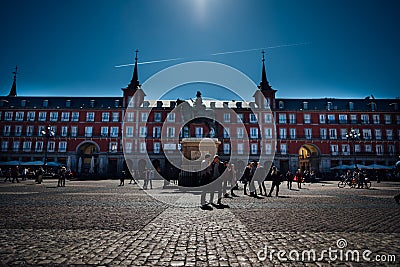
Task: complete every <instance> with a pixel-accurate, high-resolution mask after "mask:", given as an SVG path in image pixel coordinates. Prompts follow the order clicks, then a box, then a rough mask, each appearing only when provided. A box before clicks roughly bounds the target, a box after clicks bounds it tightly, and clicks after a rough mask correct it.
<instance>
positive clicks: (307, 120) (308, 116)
mask: <svg viewBox="0 0 400 267" xmlns="http://www.w3.org/2000/svg"><path fill="white" fill-rule="evenodd" d="M289 115H290V114H289ZM310 123H311V114H304V124H310Z"/></svg>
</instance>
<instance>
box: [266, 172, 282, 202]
mask: <svg viewBox="0 0 400 267" xmlns="http://www.w3.org/2000/svg"><path fill="white" fill-rule="evenodd" d="M271 178H272V186H271V190H270V191H269V194H268V196H269V197H270V196H271V194H272V192H273V191H274V188H276V191H275V192H276V193H275V195H276V196H278V194H279V185H280V184H281V173H280V171H279V170H278V169H277V168H276V167H275V166H273V167H272V172H271Z"/></svg>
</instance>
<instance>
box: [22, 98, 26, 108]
mask: <svg viewBox="0 0 400 267" xmlns="http://www.w3.org/2000/svg"><path fill="white" fill-rule="evenodd" d="M25 106H26V100H25V99H23V100H21V107H25Z"/></svg>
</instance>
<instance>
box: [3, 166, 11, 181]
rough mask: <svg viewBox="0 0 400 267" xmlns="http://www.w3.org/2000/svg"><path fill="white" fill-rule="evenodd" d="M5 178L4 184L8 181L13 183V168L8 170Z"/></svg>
mask: <svg viewBox="0 0 400 267" xmlns="http://www.w3.org/2000/svg"><path fill="white" fill-rule="evenodd" d="M4 176H5V177H6V178H5V179H4V182H7V180H9V181H10V182H11V168H8V170H6V171H5V172H4Z"/></svg>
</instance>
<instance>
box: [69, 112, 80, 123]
mask: <svg viewBox="0 0 400 267" xmlns="http://www.w3.org/2000/svg"><path fill="white" fill-rule="evenodd" d="M71 121H79V112H72V115H71Z"/></svg>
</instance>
